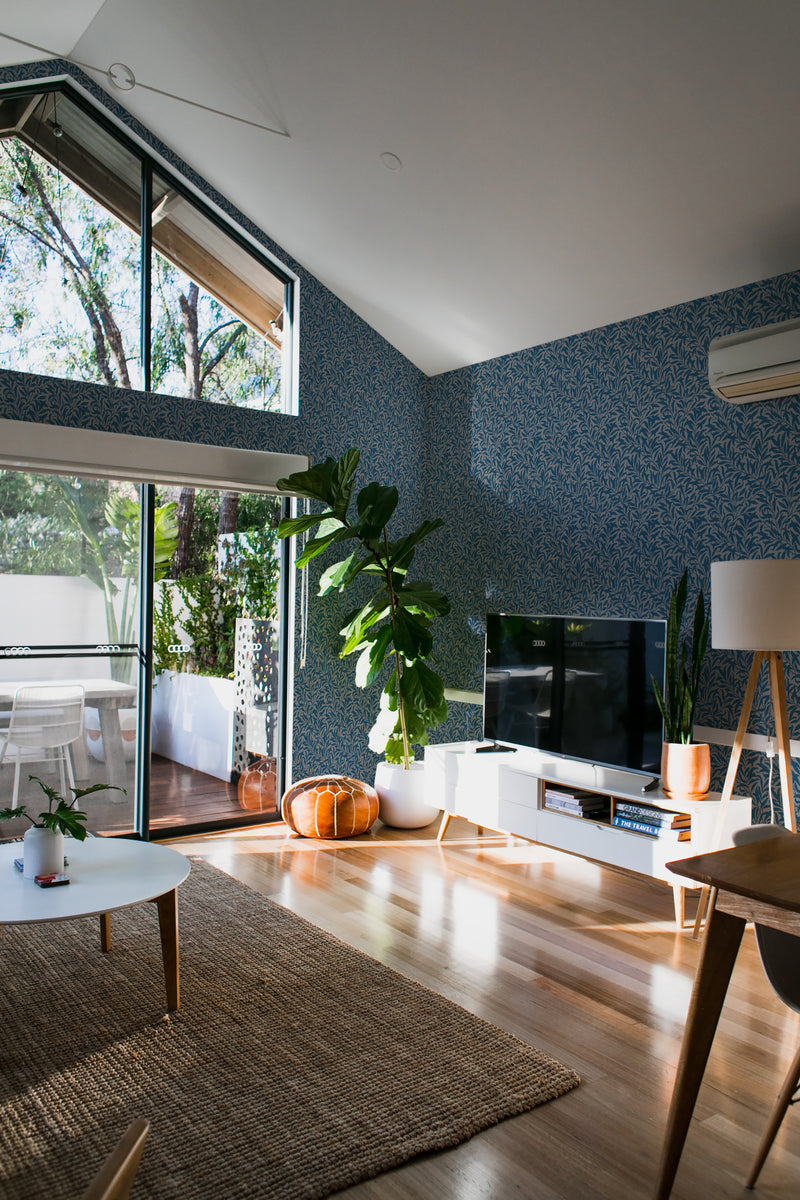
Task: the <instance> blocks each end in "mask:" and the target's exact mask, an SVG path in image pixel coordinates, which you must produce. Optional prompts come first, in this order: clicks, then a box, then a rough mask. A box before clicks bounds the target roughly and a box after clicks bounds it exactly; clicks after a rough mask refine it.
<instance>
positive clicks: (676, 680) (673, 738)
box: [651, 571, 710, 745]
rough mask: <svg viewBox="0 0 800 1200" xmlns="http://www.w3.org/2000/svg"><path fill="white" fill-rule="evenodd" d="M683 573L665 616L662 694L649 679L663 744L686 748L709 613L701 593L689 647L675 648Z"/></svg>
mask: <svg viewBox="0 0 800 1200" xmlns="http://www.w3.org/2000/svg"><path fill="white" fill-rule="evenodd" d="M686 591H687V572H686V571H684V572H683V575H682V576H681V578H680V580H679V581H678V583H677V584H676V585H675V587H674V588H673V589H672V594H671V596H670V601H669V614H668V616H667V654H666V669H665V678H664V692H663V693H662V691H661V687H660V685H659V683H658V680H657V679H656V678H655V676H652V677H651V678H652V680H653V687H654V689H655V694H656V702H657V703H658V707H659V708H660V710H661V715H662V717H663V718H664V741H666V742H681V743H683V744H684V745H688V743H689V742H691V740H692V738H693V736H694V714H695V707H696V704H697V693H698V690H699V687H700V671H701V668H702V666H703V658H704V657H705V653H706V648H707V646H708V626H709V617H710V609H709V610H708V611H706V606H705V601H704V599H703V592H702V589H701V590H700V592H699V593H698V596H697V602H696V604H695V610H694V623H693V626H692V642H691V646H689V644H688V643H687V642H686V641H683V642H682V643H681V645H680V648H679V647H678V639H679V638H680V632H681V623H682V621H683V613H684V609H685V607H686Z"/></svg>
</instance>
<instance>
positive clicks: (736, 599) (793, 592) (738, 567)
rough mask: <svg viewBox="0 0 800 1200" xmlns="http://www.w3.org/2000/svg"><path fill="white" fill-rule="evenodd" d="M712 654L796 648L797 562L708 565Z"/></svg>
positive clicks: (799, 626) (799, 617)
mask: <svg viewBox="0 0 800 1200" xmlns="http://www.w3.org/2000/svg"><path fill="white" fill-rule="evenodd" d="M711 645H712V647H713V648H714V649H715V650H800V559H796V558H749V559H742V560H739V561H738V562H712V564H711Z"/></svg>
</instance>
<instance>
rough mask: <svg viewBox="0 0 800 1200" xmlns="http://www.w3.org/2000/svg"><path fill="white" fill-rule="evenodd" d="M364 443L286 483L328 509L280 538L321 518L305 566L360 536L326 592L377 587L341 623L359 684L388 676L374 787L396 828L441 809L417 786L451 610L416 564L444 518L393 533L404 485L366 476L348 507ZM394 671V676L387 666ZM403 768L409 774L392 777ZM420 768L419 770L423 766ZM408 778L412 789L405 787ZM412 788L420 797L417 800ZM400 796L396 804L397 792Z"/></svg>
mask: <svg viewBox="0 0 800 1200" xmlns="http://www.w3.org/2000/svg"><path fill="white" fill-rule="evenodd" d="M359 457H360V455H359V452H358V450H355V449H351V450H348V451H346V452H345V454H343V455H342V457H341V458H340V459H339V460H338V461H337V460H336V459H334V458H326V459H325V461H324V462H323V463H319V464H318V465H317V466H314V467H311V469H310V470H308V471H299V472H297V473H295V474H294V475H290V476H289V477H288V478H286V479H281V480H279V481H278V487H279V488H280V489H281V491H284V492H291V493H292V494H293V495H295V496H303V497H305V498H307V499H309V500H312V501H315V502H317V503H321V504H322V505H323V506H324V507H323V511H322V512H317V513H306V514H304V515H303V516H299V517H293V518H287V519H284V520H283V521H281V523H280V525H279V526H278V537H281V538H285V537H291V536H292V535H294V534H298V533H305V532H307V531H308V530H309V529H312V528H313V527H314V526H315V525H319V530H318V531H317V536H316V537H314V538H311V539H310V540H309V541H308V543H307V544H306V546H305V549H304V550H303V552H302V554H301V555H300V557H299V558H298V559H297V563H296V566H297V567H298V568H301V567H304V566H305V565H306V563H308V562H310V561H311V559H312V558H315V557H316V556H317V555H318V554H321V553H322V551H323V550H326V549H327V548H328V547H329V546H338V545H346V544H347V543H355V546H354V548H352V549H350V547H349V546H348V550H349V552H348V553H347V554H346V556H345V557H344V558H342V559H341V560H339V561H338V562H335V563H334V564H333V565H332V566H330V567H328V568H327V570H326V571H324V573H323V575H322V577H321V579H320V586H319V595H320V596H327V595H329V594H330V593H331V592H334V591H336V592H343V591H345V589H346V588H349V587H351V586H352V585H354V584H355V583H356V581H359V582H360V583H363V582H364V581H365V580H369V581H370V582H372V583H374V585H375V587H374V589H373V591H372V594H371V595H370V596H369V597H367V598H366V599H360V600H359V606H358V608H356V609H354V610H353V611H352V612H351V613H349V615H348V616H347V619H346V621H345V623H344V625H343V626H342V629H341V631H340V632H341V635H342V637H343V638H344V645H343V646H342V648H341V650H340V652H339V653H340V657H341V658H345V657H347V656H348V655H350V654H357V655H358V660H357V662H356V671H355V674H356V683H357V685H358V686H359V687H368V686H369V685H370V684H372V683H374V682H375V681H376V680H378V678H379V677H380V676H383V679H384V682H383V687H382V690H381V699H380V709H379V712H378V716H377V719H376V721H375V724H374V726H373V728H372V730H371V731H370V735H369V744H370V748H371V749H372V750H374V751H376V752H377V753H380V752H381V751H382V752H383V754H384V757H385V763H381V764H379V767H378V771H377V773H376V779H375V786H376V789H377V791H378V794H379V796H380V797H381V819H382V820H383V821H384V822H385V823H386V824H389V825H400V826H401V827H403V828H416V827H418V826H421V825H427V824H428V823H429V822H430V821H432V820H433V818H434V817H435V815H436V812H437V811H438V810H437V809H435V808H432V807H431V806H430V805H426V804H424V803H420V800H419V792H420V789H419V787H418V786H416V784H417V780H416V779H415V780H414V784H415V786H414V787H413V788H411V787H409V786H408V785H409V784H410V783H411V775H412V768H414V767H415V766H416V767H421V765H422V764H421V763H418V764H415V763H414V762H413V758H414V754H413V746H414V745H418V746H424V745H426V744H427V741H428V733H429V731H430V730H431V729H434V728H435V727H436V726H437V725H440V724H441V723H442V721H444V720H445V718H446V717H447V703H446V701H445V698H444V683H443V682H442V680H441V679H440V677H439V675H438V674H437V673H436V672H435V671H434V670H433V669H432V668H431V667H430V666H429V665H428V662H429V660H430V658H431V657H432V652H433V635H432V633H431V625H432V624H433V622H434V620H435V619H436V618H437V617H441V616H444V615H445V614H446V613H448V612H449V611H450V602H449V601H448V599H447V597H446V596H443V595H442V594H441V593H440V592H436V591H434V590H433V588H432V587H431V585H430V584H429V583H424V582H422V581H420V580H414V581H412V580H411V579H410V577H409V571H410V567H411V562H412V559H413V557H414V553H415V551H416V549H417V547H418V546H419V544H420V543H421V542H422V541H423V540H424V539H425V538H427V537H429V535H430V534H432V533H434V532H435V531H436V530H437V529H439V528H440V527H441V526H442V525H443V524H444V521H442V520H441V519H436V520H433V521H423V522H422V524H421V525H419V526H418V527H417V528H416V529H414V530H412V532H410V533H407V534H404V535H402V536H400V537H397V536H396V535H394V536H390V534H389V531H388V524H389V521H390V519H391V517H392V514H393V513H394V510H395V508H396V507H397V502H398V498H399V497H398V491H397V488H396V487H386V486H383V485H381V484H378V483H368V484H367V486H366V487H364V488H362V489H361V491H359V492H358V495H357V496H356V512H355V514H354V515H351V513H350V504H351V501H352V499H353V493H354V488H355V474H356V470H357V468H358V463H359ZM384 666H386V667H387V668H388V674H387V672H385V671H384ZM400 770H402V772H403V775H404V779H401V780H400V786H399V787H398V786H397V781H395V782H394V783H393V784H392V783H390V782H389V779H390V778H391V777H394V776H396V774H397V772H398V771H400ZM415 774H418V772H415ZM403 783H405V785H406V786H402V784H403ZM412 795H413V799H412ZM395 796H397V801H396V802H395V800H394V797H395Z"/></svg>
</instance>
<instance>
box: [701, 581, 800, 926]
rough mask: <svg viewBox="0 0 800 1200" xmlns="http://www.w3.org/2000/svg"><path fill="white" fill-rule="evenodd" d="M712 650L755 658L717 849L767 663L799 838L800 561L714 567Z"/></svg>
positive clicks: (789, 820)
mask: <svg viewBox="0 0 800 1200" xmlns="http://www.w3.org/2000/svg"><path fill="white" fill-rule="evenodd" d="M711 647H712V649H714V650H750V651H752V653H753V665H752V666H751V668H750V678H749V679H748V681H747V689H746V691H745V694H744V703H743V705H742V712H741V715H740V717H739V724H738V725H737V727H736V735H735V737H734V739H733V748H732V750H731V757H730V761H729V763H728V771H727V774H726V776H725V784H724V786H723V789H722V796H721V800H720V812H719V821H718V826H717V845H718V844H719V840H720V837H721V833H722V829H723V826H724V817H725V811H726V809H727V806H728V802H729V801H730V798H731V796H732V795H733V785H734V783H735V781H736V773H737V771H738V769H739V759H740V758H741V755H742V747H743V745H744V739H745V735H746V734H747V723H748V721H749V719H750V711H751V709H752V707H753V697H754V696H755V691H756V685H757V683H758V676H759V672H760V670H761V664H762V663H766V664H767V667H768V669H769V685H770V694H771V696H772V711H773V714H774V719H775V742H776V757H777V759H778V772H779V775H780V781H781V798H782V801H783V823H784V825H785V826H786V828H787V829H791V830H792V832H793V833H796V832H797V821H796V818H795V812H794V799H793V796H792V767H791V759H790V752H789V719H788V715H787V712H786V687H785V684H784V675H783V651H784V650H800V560H799V559H794V558H761V559H754V558H751V559H744V560H740V561H738V562H712V564H711ZM707 903H708V889H707V888H704V889H703V892H702V894H701V896H700V903H699V905H698V909H697V917H696V920H695V926H694V934H695V936H697V933H698V931H699V929H700V925H701V923H702V920H703V916H704V915H705V909H706V905H707Z"/></svg>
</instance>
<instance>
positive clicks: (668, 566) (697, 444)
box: [0, 62, 800, 820]
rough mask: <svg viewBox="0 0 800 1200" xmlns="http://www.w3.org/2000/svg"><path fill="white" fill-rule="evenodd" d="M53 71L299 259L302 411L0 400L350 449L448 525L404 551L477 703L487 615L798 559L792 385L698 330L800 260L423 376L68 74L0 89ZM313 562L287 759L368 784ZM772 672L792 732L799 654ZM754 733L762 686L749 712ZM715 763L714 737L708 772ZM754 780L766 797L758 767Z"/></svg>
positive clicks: (771, 301) (28, 73) (126, 400)
mask: <svg viewBox="0 0 800 1200" xmlns="http://www.w3.org/2000/svg"><path fill="white" fill-rule="evenodd" d="M54 74H71V75H72V76H74V77H75V78H76V79H77V80H78V81H79V82H80V84H81V86H82V87H84V89H85V90H86V91H87V92H89V93H90V94H92V95H93V96H94V97H95V98H96V99H97V100H98V101H99V102H100V103H102V104H103V105H105V106H106V107H107V108H108V109H110V110H111V111H112V112H113V113H114V114H115V115H116V116H117V117H118V118H119V119H120V120H122V121H123V122H124V123H125V124H126V125H127V126H128V127H129V128H130V129H131V130H132V131H133V132H134V134H135V135H136V136H138V137H140V138H141V139H143V140H144V141H145V142H146V143H148V144H149V145H150V146H151V147H152V148H153V149H154V151H156V152H157V153H158V154H159V155H161V156H162V157H163V158H164V159H165V160H166V161H167V162H168V163H169V164H170V165H171V166H172V167H173V168H174V169H175V170H176V171H180V172H181V173H182V174H183V175H184V176H186V177H187V178H188V179H189V180H190V181H191V183H192V184H193V185H194V186H196V187H197V188H199V189H200V190H201V191H202V192H204V193H205V194H206V195H207V196H208V197H209V198H210V199H211V200H212V201H213V202H214V203H215V204H217V205H218V206H219V207H220V208H221V209H222V210H224V211H226V212H227V213H228V214H229V215H230V216H231V218H232V219H233V220H234V221H236V222H237V223H238V224H239V225H240V226H242V227H243V228H244V229H246V230H247V231H248V232H249V233H250V234H251V235H252V236H253V237H255V238H256V239H257V240H259V241H260V243H261V244H262V245H264V246H265V247H266V248H267V249H268V250H269V251H270V253H272V254H274V255H275V256H276V258H277V259H278V260H279V261H280V262H282V263H283V264H284V266H285V267H287V268H288V269H289V270H291V271H293V272H295V273H296V274H297V276H298V278H299V281H300V282H299V288H300V325H299V328H300V355H299V415H298V416H297V417H290V416H284V415H277V414H263V413H255V412H249V411H245V410H242V409H229V408H224V407H220V406H216V405H213V404H205V403H198V404H192V403H190V402H188V401H185V400H180V399H175V398H172V397H165V396H158V395H154V394H143V393H138V392H125V391H118V390H115V389H108V388H101V387H96V386H94V385H88V384H79V383H74V382H64V381H61V380H56V379H49V378H42V377H38V376H26V375H20V374H16V373H13V372H0V416H5V417H14V418H17V419H24V420H35V421H43V422H51V423H57V424H67V425H76V426H79V427H85V428H98V429H108V430H120V431H124V432H131V433H140V434H146V435H149V436H158V437H166V438H173V439H179V440H185V441H195V442H201V443H209V444H215V445H235V446H244V447H248V448H253V449H270V450H279V451H280V450H285V451H298V452H302V453H306V454H308V455H310V457H311V458H312V460H316V459H318V458H322V457H325V456H326V455H329V454H330V455H335V456H338V455H339V454H341V453H342V451H343V450H344V449H346V448H347V447H348V446H357V447H359V449H360V450H361V452H362V468H361V470H360V473H359V482H360V484H361V485H362V486H363V484H365V483H367V482H368V481H369V480H370V479H378V480H380V481H381V482H383V483H396V484H397V485H398V487H399V489H400V492H401V504H400V508H399V512H398V518H397V519H398V522H399V528H400V529H404V528H406V527H407V526H409V525H410V524H412V523H416V522H417V521H419V520H421V519H422V517H435V516H441V517H444V519H445V520H446V522H447V524H446V526H445V528H444V529H443V530H441V531H440V532H439V533H437V534H436V535H435V537H434V538H432V539H430V541H429V543H428V544H427V545H426V547H425V548H424V551H422V552H421V553H420V556H419V563H418V564H417V563H415V568H416V567H417V565H418V573H419V575H420V576H421V577H423V578H427V579H430V580H431V582H432V583H433V584H434V585H435V586H436V587H438V588H440V589H441V590H442V591H444V592H446V593H447V595H448V596H449V597H450V599H451V602H452V605H453V611H452V614H451V616H450V617H449V618H447V619H446V620H445V621H442V622H440V623H439V625H440V628H439V630H438V637H437V643H436V649H437V654H438V657H439V670H440V673H441V674H442V675H443V677H444V679H445V682H446V684H447V685H448V687H450V688H455V689H460V690H461V691H467V692H471V693H474V694H476V696H477V694H478V693H480V690H481V686H482V664H483V637H484V625H485V615H486V613H487V612H488V611H516V612H548V613H560V614H575V615H598V616H629V617H659V618H663V617H665V616H666V611H667V605H668V598H669V592H670V589H671V587H672V585H673V584H674V582H675V581H676V580H677V579H678V578H679V576H680V575H681V573H682V571H683V570H684V568H688V570H689V580H690V590H691V592H692V601H691V604H692V606H693V594H694V592H696V590H697V588H698V587H702V588H703V589H704V590H705V592H706V594H708V588H709V580H710V563H711V561H712V560H713V559H716V558H749V557H794V556H800V475H799V473H798V455H799V454H800V398H790V399H788V400H779V401H773V402H770V403H764V404H750V405H742V406H738V407H737V406H735V405H730V404H727V403H726V402H724V401H722V400H719V399H717V398H716V397H715V396H714V394H713V392H712V391H711V389H710V388H709V386H708V381H707V352H708V344H709V342H710V340H711V339H712V338H714V337H717V336H721V335H723V334H727V333H731V332H734V331H737V330H740V329H746V328H753V327H756V326H760V325H765V324H769V323H771V322H774V321H780V320H784V319H787V318H789V317H796V316H800V273H795V274H791V275H785V276H780V277H778V278H776V279H770V280H767V281H765V282H760V283H753V284H749V285H747V286H744V287H741V288H737V289H735V290H732V291H728V292H725V293H721V294H718V295H714V296H710V297H707V298H703V299H695V300H690V301H689V302H687V303H685V304H681V305H678V306H676V307H673V308H669V309H664V310H661V311H659V312H654V313H649V314H647V315H645V316H637V317H633V318H631V319H630V320H627V321H623V322H620V323H618V324H616V325H612V326H607V327H604V328H602V329H596V330H592V331H590V332H587V333H584V334H580V335H578V336H575V337H570V338H565V339H563V340H560V341H556V342H552V343H549V344H547V345H543V346H536V347H531V348H530V349H526V350H523V351H521V352H519V353H516V354H511V355H508V356H506V357H503V358H500V359H495V360H491V361H489V362H483V363H480V364H478V365H477V366H474V367H469V368H464V369H463V370H458V371H453V372H449V373H447V374H444V375H440V376H437V377H434V378H426V377H425V376H424V375H423V374H422V373H421V372H420V371H419V370H418V369H417V368H416V367H414V366H413V365H412V364H410V363H409V362H408V361H407V360H406V359H405V358H404V357H403V356H402V355H401V354H400V353H399V352H398V351H397V350H395V349H394V348H393V347H392V346H390V345H389V344H388V343H387V342H386V341H385V340H384V339H383V338H382V337H381V336H380V335H379V334H378V333H376V332H375V331H374V330H373V329H371V328H370V327H369V326H368V325H366V323H365V322H364V321H363V320H361V319H360V318H359V317H358V316H357V315H356V314H355V313H353V312H352V311H351V310H350V309H348V308H347V306H346V305H345V304H343V303H342V302H341V301H340V300H339V299H337V297H335V296H334V295H333V294H332V293H331V292H330V291H329V290H328V289H327V288H325V287H324V286H323V285H322V284H321V283H320V282H319V281H318V280H316V279H315V278H314V277H313V275H311V274H310V273H309V272H307V271H306V270H305V269H304V267H303V266H302V264H301V263H298V262H296V261H295V260H294V259H292V257H291V256H289V255H287V254H285V253H284V252H283V250H282V249H281V247H280V246H277V245H276V244H275V243H273V242H272V241H271V240H270V238H269V236H268V235H267V234H265V233H264V232H263V230H261V229H259V228H258V227H257V226H256V225H255V224H254V223H253V222H251V221H249V220H248V219H247V218H245V217H244V216H243V215H242V214H241V213H239V212H237V211H236V210H235V209H234V208H233V207H232V206H231V205H230V204H229V203H228V202H227V201H226V200H225V198H224V197H222V196H220V195H219V194H218V193H217V192H215V191H214V189H213V188H211V187H210V186H209V185H208V184H207V183H206V182H205V181H204V180H202V179H201V178H200V177H199V176H198V175H197V174H196V173H195V172H193V171H192V170H191V169H190V168H189V167H187V166H186V164H184V163H183V162H182V161H181V160H180V159H179V158H178V157H177V156H176V155H175V154H174V153H173V152H172V151H170V150H169V149H168V148H167V147H164V146H163V145H162V144H161V143H160V142H159V141H158V140H157V139H156V138H154V137H153V136H152V135H151V134H150V133H149V132H148V131H147V130H145V129H143V128H142V127H141V126H140V125H139V124H138V122H137V121H136V120H135V119H134V118H132V117H131V116H130V115H129V114H128V113H126V111H125V110H124V109H123V108H121V107H120V106H119V105H118V104H117V102H116V101H115V100H114V99H113V98H111V97H109V96H108V95H107V94H106V93H104V92H103V91H102V90H101V89H100V88H98V87H97V85H96V84H94V82H93V81H92V80H90V79H88V78H87V77H85V76H83V75H82V74H81V73H80V72H79V71H78V70H77V68H75V67H74V66H72V65H71V64H69V63H66V62H57V63H34V64H27V65H25V66H19V67H12V68H7V69H4V70H2V71H0V82H16V81H21V80H31V79H36V78H52V77H53V75H54ZM268 220H269V218H268V212H267V211H265V213H264V224H265V226H268ZM325 565H326V563H325V562H322V563H319V560H317V561H316V562H315V563H314V564H312V568H311V575H310V589H309V590H310V593H311V601H310V606H309V627H308V653H307V660H306V665H305V666H304V667H303V668H302V669H300V667H299V666H297V667H296V669H295V676H294V684H293V695H292V729H291V735H292V745H293V763H292V776H293V778H294V779H298V778H301V777H304V776H306V775H311V774H315V773H318V772H320V771H330V770H334V771H339V772H344V773H347V774H352V775H355V776H357V777H360V778H363V779H366V780H372V778H373V776H374V770H375V762H376V759H375V756H374V755H373V754H372V753H371V752H370V751H369V749H368V747H367V732H368V729H369V726H370V725H371V723H372V719H373V716H374V711H375V706H376V704H377V690H372V691H370V692H368V693H362V692H360V691H359V690H358V689H357V688H356V687H355V685H354V682H353V668H352V664H351V663H350V662H341V661H340V660H339V659H338V657H337V651H338V647H339V643H340V639H339V636H338V629H339V627H340V625H341V623H342V618H343V615H344V611H345V607H350V604H351V603H352V599H350V600H348V601H347V602H346V604H345V602H342V603H341V604H339V603H338V602H337V600H336V598H328V599H326V600H325V601H321V602H319V603H317V602H315V599H314V593H315V591H316V580H317V578H318V576H319V573H320V570H321V569H323V568H324V566H325ZM712 620H713V614H712ZM298 638H299V630H298ZM749 666H750V659H749V656H748V655H745V654H737V653H732V652H724V651H714V650H709V653H708V656H707V659H706V665H705V669H704V677H703V684H702V687H701V695H700V712H699V718H698V720H699V724H701V725H703V726H708V727H711V728H712V729H715V730H732V729H734V728H735V726H736V722H737V720H738V715H739V711H740V708H741V703H742V699H743V696H744V689H745V684H746V681H747V674H748V671H749ZM786 669H787V691H788V698H789V708H790V726H791V730H792V732H793V733H794V734H796V735H798V736H800V662H798V655H787V657H786ZM764 674H766V673H765V672H764ZM481 715H482V714H481V706H480V702H479V697H478V702H476V703H461V702H456V703H453V704H452V705H451V713H450V717H449V720H448V722H447V724H446V725H445V726H444V727H443V728H442V729H440V730H438V731H437V740H438V741H458V740H462V739H465V738H477V737H480V735H481ZM769 727H770V713H769V705H768V691H767V686H766V680H765V679H762V680H761V682H760V685H759V691H758V694H757V698H756V705H755V708H754V714H753V717H752V718H751V723H750V729H751V732H755V733H760V734H766V733H768V732H769ZM726 762H727V750H725V749H724V748H722V747H719V746H716V745H715V746H713V748H712V763H713V770H714V785H715V786H717V787H719V786H721V782H722V778H723V775H724V770H725V765H726ZM797 785H798V780H797V779H796V786H797ZM736 790H737V791H738V792H746V793H748V794H752V795H753V797H754V818H755V819H757V820H764V819H768V817H769V812H770V809H769V803H770V800H769V780H768V763H767V760H766V758H765V756H764V755H763V754H762V753H756V752H745V754H744V756H743V761H742V766H741V768H740V772H739V776H738V779H737V788H736ZM772 791H773V793H774V795H775V796H776V797H778V796H779V792H778V788H777V783H776V782H774V783H773V788H772Z"/></svg>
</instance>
